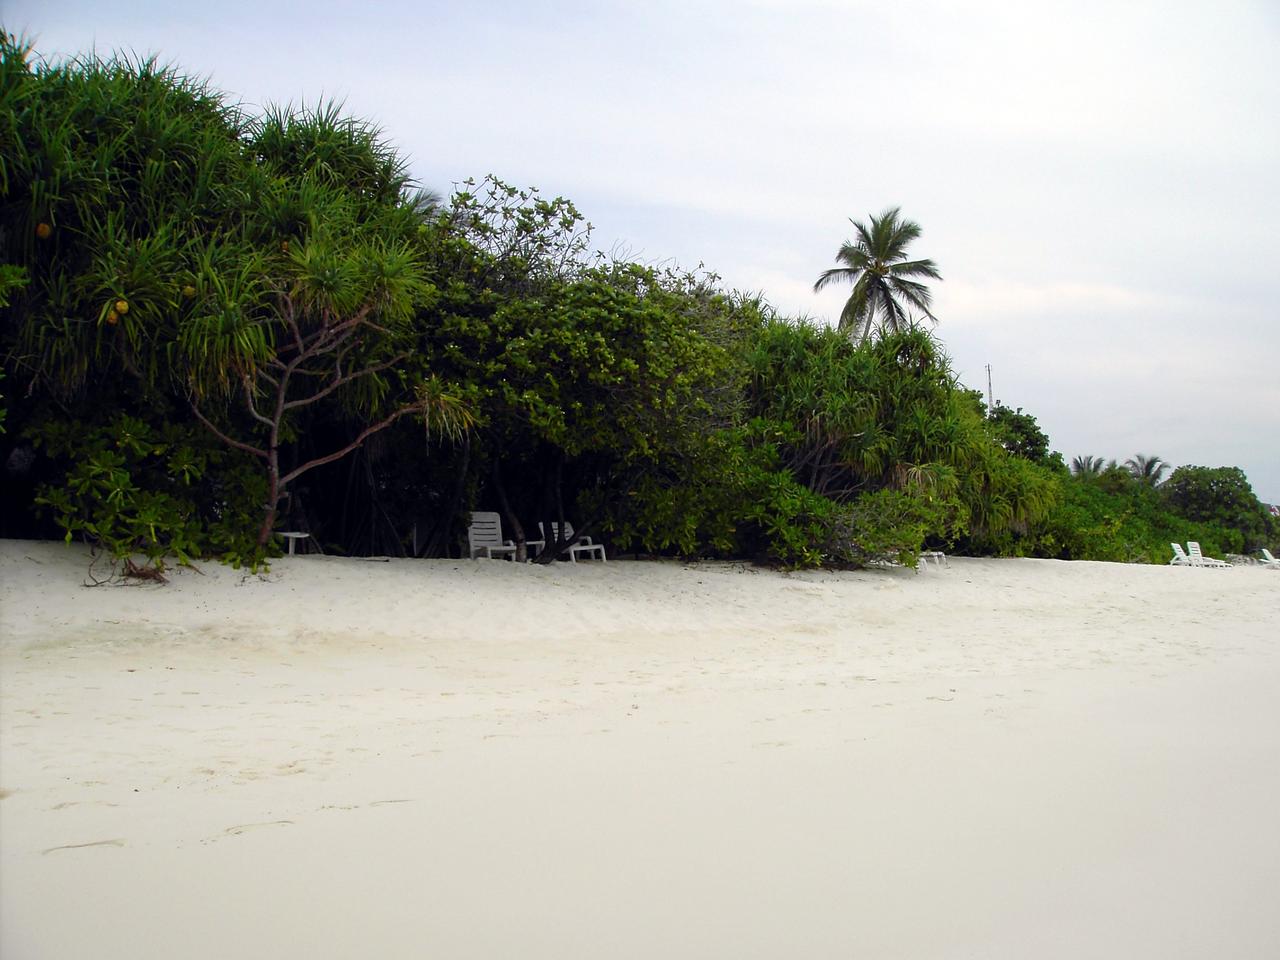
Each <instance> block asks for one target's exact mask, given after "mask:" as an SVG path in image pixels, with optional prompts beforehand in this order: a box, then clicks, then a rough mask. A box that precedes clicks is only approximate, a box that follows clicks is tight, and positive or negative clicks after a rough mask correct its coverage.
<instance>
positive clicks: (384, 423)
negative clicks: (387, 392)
mask: <svg viewBox="0 0 1280 960" xmlns="http://www.w3.org/2000/svg"><path fill="white" fill-rule="evenodd" d="M421 409H422V404H420V403H415V404H414V405H413V406H409V407H401V408H400V409H399V410H397V411H396V412H395V413H393V414H391V415H390V416H389V417H387V418H386V419H385V420H381V421H379V422H378V423H375V424H374V425H373V426H371V427H366V428H365V429H364V430H362V431H361V432H360V435H359V436H358V437H356V438H355V439H354V440H352V441H351V442H350V443H349V444H347V445H346V446H345V447H343V448H342V449H341V450H339V451H337V452H336V453H331V454H329V455H328V456H324V457H317V458H316V459H314V460H309V461H307V462H306V463H304V464H303V465H302V466H300V467H297V468H295V469H294V470H292V471H290V472H289V473H287V474H285V475H284V476H283V477H281V478H280V487H281V489H283V488H284V486H285V485H286V484H288V483H291V482H292V481H293V480H295V479H296V478H297V477H298V476H300V475H301V474H304V473H306V472H307V471H308V470H310V469H311V468H312V467H321V466H324V465H325V464H326V463H332V462H333V461H334V460H341V459H342V458H343V457H345V456H346V455H347V454H348V453H350V452H351V451H352V450H354V449H356V448H357V447H358V446H360V444H362V443H364V442H365V440H367V439H368V438H369V437H371V436H373V435H374V434H375V433H377V432H378V431H380V430H385V429H386V428H387V427H389V426H391V424H393V423H395V422H396V421H397V420H399V419H400V418H401V417H403V416H404V415H405V414H406V413H416V412H418V411H419V410H421Z"/></svg>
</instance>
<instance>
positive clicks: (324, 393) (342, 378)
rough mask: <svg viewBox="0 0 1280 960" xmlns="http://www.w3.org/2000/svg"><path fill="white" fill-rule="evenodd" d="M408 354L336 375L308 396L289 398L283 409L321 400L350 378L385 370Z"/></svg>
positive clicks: (355, 378) (356, 378) (290, 408)
mask: <svg viewBox="0 0 1280 960" xmlns="http://www.w3.org/2000/svg"><path fill="white" fill-rule="evenodd" d="M408 356H409V354H408V353H402V354H400V355H398V356H395V357H392V358H391V359H390V360H388V361H386V362H385V363H379V364H376V365H374V366H372V367H365V368H364V369H363V370H357V371H355V372H354V373H348V374H346V375H345V376H340V377H337V378H335V379H334V381H333V382H332V383H330V384H329V385H328V386H327V387H325V388H324V389H323V390H319V391H317V392H316V393H313V394H312V395H311V396H309V397H303V398H302V399H300V400H290V401H289V402H288V403H286V404H285V405H284V407H283V409H285V410H293V409H294V408H296V407H305V406H307V405H308V404H311V403H315V402H316V401H317V400H323V399H324V398H325V397H327V396H328V395H329V394H331V393H333V391H335V390H337V389H338V388H339V387H340V386H342V385H343V384H344V383H350V382H351V381H352V380H359V379H360V378H361V377H367V376H370V375H372V374H375V373H381V372H382V371H383V370H386V369H387V368H388V367H394V366H395V365H396V364H397V363H399V362H400V361H401V360H403V359H405V358H406V357H408Z"/></svg>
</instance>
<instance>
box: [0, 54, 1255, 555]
mask: <svg viewBox="0 0 1280 960" xmlns="http://www.w3.org/2000/svg"><path fill="white" fill-rule="evenodd" d="M0 123H2V124H4V126H5V129H4V131H3V140H2V144H0V192H2V194H3V196H2V199H0V249H2V250H3V265H0V310H2V311H3V328H2V336H3V342H2V346H3V351H4V380H3V381H0V389H2V390H3V393H4V395H5V396H4V400H3V410H2V412H3V416H4V419H3V420H0V429H3V430H4V431H5V433H4V434H3V440H4V456H5V469H4V476H3V478H2V479H3V484H4V497H5V503H6V510H5V512H4V517H3V521H2V522H3V530H2V531H0V532H3V534H4V535H6V536H58V535H65V536H67V537H82V538H85V539H87V540H89V541H90V542H93V543H94V544H96V545H98V546H100V547H101V548H103V549H105V550H106V551H108V552H109V553H110V554H111V555H112V556H113V557H116V558H119V559H120V560H121V561H122V562H126V563H129V564H133V563H134V562H135V561H134V560H132V559H130V558H135V557H144V558H146V563H148V564H150V565H152V566H158V565H160V564H162V563H163V561H164V558H165V557H177V558H178V559H179V560H182V561H187V560H190V559H193V558H196V557H209V556H216V557H220V558H222V559H225V560H227V561H228V562H231V563H236V564H242V563H243V564H250V565H257V564H259V563H261V562H262V561H263V560H264V559H266V558H268V557H270V556H272V555H275V554H276V553H278V550H279V543H278V537H277V536H276V534H277V531H279V530H280V529H305V530H308V531H310V532H311V533H312V535H313V536H314V537H315V538H316V539H317V541H319V542H321V543H323V544H324V546H325V548H326V549H327V550H330V551H334V552H342V553H349V554H363V555H369V554H379V555H411V556H445V555H456V554H457V552H458V551H459V549H460V544H461V542H462V538H463V536H464V531H465V523H466V517H467V515H468V513H469V512H470V511H471V510H474V509H480V508H485V509H495V510H498V511H500V512H501V513H502V515H503V517H504V523H505V526H506V528H507V534H508V535H510V536H513V537H514V538H515V539H516V540H517V541H518V542H519V543H520V545H521V547H522V549H523V545H524V543H525V542H526V541H528V540H533V539H537V531H536V528H535V527H534V524H536V523H537V522H539V521H544V522H545V521H557V523H556V525H555V526H547V529H548V530H554V529H559V528H560V523H559V522H562V521H564V520H566V519H568V520H571V521H572V522H573V523H574V525H575V527H576V528H577V529H578V530H579V531H582V532H591V533H595V534H598V535H600V536H604V537H607V538H608V539H609V540H610V542H611V543H612V544H613V545H614V548H615V549H618V550H623V551H631V552H636V553H642V554H667V555H683V556H716V557H745V558H751V559H756V560H761V561H765V562H773V563H780V564H785V565H791V566H803V565H819V564H834V565H858V564H863V563H867V562H870V561H872V560H883V559H892V560H896V561H900V562H904V563H908V564H911V563H914V562H915V559H916V557H917V555H918V553H919V551H920V550H921V549H923V548H925V547H929V546H940V545H957V546H958V547H959V548H961V549H968V550H972V551H978V552H988V553H1002V554H1004V553H1013V554H1029V555H1045V556H1065V557H1073V556H1080V557H1094V556H1096V555H1097V554H1098V552H1099V543H1101V542H1102V541H1100V540H1099V539H1098V538H1097V536H1096V535H1095V534H1096V529H1095V528H1097V527H1098V526H1099V525H1100V524H1101V525H1105V524H1106V523H1112V522H1119V526H1118V527H1116V529H1117V530H1120V529H1127V528H1125V522H1127V521H1124V520H1120V521H1115V516H1113V514H1114V511H1115V510H1119V509H1121V507H1120V506H1117V505H1116V504H1112V502H1111V501H1110V500H1108V501H1106V504H1107V506H1106V509H1105V510H1103V512H1102V513H1099V510H1102V507H1100V506H1099V504H1101V503H1102V501H1100V500H1099V501H1096V502H1095V500H1089V499H1088V497H1093V496H1095V495H1094V494H1092V493H1090V494H1088V495H1087V496H1086V495H1084V494H1081V493H1079V492H1078V491H1077V489H1076V488H1077V487H1079V488H1080V490H1084V489H1085V487H1084V486H1083V484H1084V482H1085V481H1084V480H1083V479H1082V478H1080V477H1073V476H1072V475H1071V474H1070V473H1069V472H1068V471H1067V470H1066V468H1065V467H1064V466H1063V465H1062V464H1061V458H1060V457H1059V458H1057V460H1056V461H1054V460H1053V458H1052V457H1051V456H1049V455H1048V453H1047V441H1046V450H1045V452H1043V453H1039V452H1037V451H1036V450H1033V449H1029V448H1026V447H1025V446H1024V445H1025V443H1026V442H1027V437H1026V436H1025V434H1026V433H1027V430H1026V429H1025V428H1026V424H1019V422H1018V421H1017V418H1018V417H1026V415H1022V414H1021V411H1017V412H1016V413H1013V412H1011V411H1005V410H1004V409H1003V408H997V409H996V410H992V411H987V410H985V408H984V407H983V405H982V403H981V399H980V396H979V395H977V394H975V393H974V392H972V391H968V390H966V389H964V387H963V386H962V385H961V384H959V383H958V382H957V380H956V378H955V376H954V374H953V373H952V371H951V368H950V365H949V362H948V359H947V357H946V354H945V351H944V349H943V347H942V345H941V344H940V342H939V341H938V340H937V339H936V337H935V336H934V335H933V334H932V333H931V331H930V330H928V329H926V328H924V327H922V326H921V325H920V324H919V322H917V321H919V320H928V319H932V316H931V314H929V312H928V311H929V306H930V299H929V292H928V290H927V288H925V287H924V286H923V285H922V284H920V283H919V282H918V280H917V279H916V278H918V277H930V278H936V277H937V276H938V272H937V268H936V266H935V265H934V264H933V263H932V261H929V260H910V259H908V256H907V251H906V247H907V245H908V244H909V243H910V242H911V241H912V240H914V239H916V238H917V237H918V235H919V232H920V231H919V227H918V226H917V225H915V224H913V223H911V222H910V221H905V220H903V219H902V218H901V217H900V215H899V213H898V211H897V210H890V211H886V213H885V214H882V215H881V216H880V217H873V218H871V220H870V224H869V225H868V226H865V227H864V226H862V225H861V224H858V223H854V228H855V239H854V240H852V241H850V242H849V243H846V244H845V245H844V246H843V247H841V249H840V251H839V253H838V255H837V259H838V260H839V262H840V263H841V264H842V266H841V267H839V268H836V270H833V271H827V272H826V273H824V274H823V275H822V277H821V278H820V279H819V281H818V282H819V285H824V284H825V283H828V282H834V281H849V282H851V283H852V284H853V293H852V295H851V298H850V303H849V306H848V307H847V308H846V310H845V316H844V317H843V318H842V326H841V328H840V329H830V328H826V327H823V326H820V325H816V324H812V323H809V322H806V321H803V320H796V319H791V318H786V317H782V316H779V315H778V314H777V313H776V312H775V311H774V310H773V309H772V308H770V306H769V305H768V304H767V303H766V302H764V301H763V300H762V299H761V298H759V297H753V296H746V295H742V294H738V293H734V292H731V291H727V290H724V289H723V288H722V287H721V286H720V284H719V281H718V278H716V277H715V276H714V275H711V274H707V273H704V272H699V271H695V272H682V271H679V270H674V269H658V268H655V267H653V266H650V265H646V264H640V263H633V262H626V261H623V260H615V259H610V258H607V257H603V256H601V255H599V254H593V253H592V252H591V249H590V227H589V225H588V224H587V223H586V221H585V220H584V218H583V217H582V215H581V214H580V213H579V211H578V210H577V209H576V208H575V206H574V205H573V204H572V202H570V201H568V200H565V199H563V198H555V199H546V198H544V197H542V196H541V195H540V194H539V193H538V192H537V191H535V190H521V189H518V188H515V187H512V186H510V185H507V184H505V183H502V182H501V181H499V180H497V179H495V178H493V177H487V178H484V179H482V180H479V181H467V182H465V183H463V184H461V185H459V187H458V188H457V189H455V191H454V192H453V194H452V195H451V196H449V197H448V198H441V197H439V196H436V195H433V194H431V193H428V192H423V191H421V190H416V189H414V185H413V184H412V182H411V181H410V178H409V176H408V173H407V168H406V164H405V161H404V158H403V157H401V156H399V155H398V154H397V153H396V152H395V151H394V150H393V149H392V148H391V147H389V146H388V145H387V143H386V141H385V139H384V138H383V137H382V135H381V134H380V132H379V131H378V130H377V129H375V128H374V127H372V126H371V125H369V124H367V123H365V122H363V121H360V120H358V119H356V118H352V117H349V116H347V115H345V114H344V113H343V112H342V111H341V110H340V109H339V108H337V107H336V106H334V105H332V104H327V105H320V106H318V107H315V108H311V109H304V108H287V109H286V108H276V109H270V110H267V111H266V112H264V113H262V114H260V115H255V114H250V113H248V112H247V111H245V110H243V109H242V108H240V107H238V106H235V105H233V104H231V103H229V102H228V101H227V100H226V98H225V97H224V96H223V95H221V94H220V93H219V92H217V91H216V90H214V89H213V88H211V87H210V86H209V85H208V84H207V83H206V82H204V81H201V80H198V79H194V78H191V77H188V76H184V75H183V74H182V73H181V72H179V71H178V70H177V69H175V68H172V67H164V66H161V65H159V64H158V63H157V62H156V61H154V60H133V59H129V58H120V57H117V58H110V59H99V58H96V57H85V58H80V59H75V60H70V61H66V62H61V63H46V62H43V61H40V60H39V59H38V58H36V57H34V55H33V54H32V52H31V50H30V49H29V48H28V47H27V45H26V44H24V43H23V42H21V41H19V40H17V39H15V38H12V37H6V38H4V40H3V41H2V45H0ZM904 305H905V308H910V307H915V308H916V309H917V310H918V311H919V312H920V316H919V317H913V316H911V315H910V314H909V313H908V312H907V310H906V309H904ZM851 334H852V336H851ZM1011 414H1012V419H1011V417H1010V415H1011ZM1032 424H1033V425H1034V421H1032ZM1104 473H1105V472H1104ZM1173 479H1176V474H1175V478H1173ZM1169 482H1172V479H1171V480H1170V481H1168V482H1167V483H1166V484H1165V486H1167V485H1168V483H1169ZM1113 486H1114V484H1113ZM1245 487H1246V488H1247V484H1245ZM1089 489H1090V490H1092V489H1093V488H1092V487H1090V488H1089ZM1098 490H1099V491H1100V492H1099V493H1098V494H1097V496H1105V497H1117V496H1129V495H1130V492H1126V491H1120V490H1118V488H1117V489H1116V490H1112V489H1111V488H1110V487H1106V486H1105V485H1102V486H1098ZM1133 496H1134V497H1136V496H1137V494H1133ZM1249 496H1252V494H1251V493H1249ZM1082 497H1084V500H1082V499H1081V498H1082ZM1095 499H1096V498H1095ZM1085 501H1087V503H1085ZM1187 502H1188V503H1189V502H1190V501H1187ZM1137 503H1138V500H1136V499H1134V500H1133V503H1132V504H1130V503H1129V502H1128V501H1125V502H1124V504H1123V510H1124V511H1129V513H1128V514H1125V515H1126V516H1128V515H1129V514H1134V511H1138V513H1141V509H1145V508H1141V509H1140V508H1139V507H1138V506H1134V504H1137ZM1253 503H1255V504H1256V498H1255V499H1254V501H1253ZM1082 504H1084V505H1083V506H1082ZM1180 504H1181V505H1180ZM1157 506H1158V507H1159V509H1160V510H1164V511H1165V513H1166V514H1168V516H1171V517H1172V516H1176V517H1178V518H1179V522H1185V523H1186V524H1189V525H1190V526H1187V527H1186V530H1190V531H1192V532H1193V533H1195V534H1196V535H1198V537H1199V539H1201V541H1202V542H1204V543H1205V544H1206V546H1209V547H1211V548H1212V547H1215V546H1216V547H1217V548H1218V549H1220V550H1221V549H1227V548H1230V547H1238V548H1240V549H1243V548H1245V547H1247V546H1251V545H1254V544H1256V543H1258V542H1261V540H1259V539H1258V538H1262V539H1266V538H1268V537H1270V538H1272V542H1274V537H1275V529H1274V525H1271V526H1267V525H1266V524H1265V523H1264V524H1263V526H1261V527H1257V526H1256V525H1255V526H1249V525H1248V524H1246V523H1243V522H1241V523H1239V524H1237V525H1236V526H1231V525H1230V524H1232V523H1236V521H1237V520H1238V518H1236V517H1234V516H1233V517H1230V518H1224V517H1222V516H1218V515H1216V514H1215V515H1213V516H1209V515H1208V514H1206V513H1205V512H1204V511H1203V510H1201V511H1200V513H1199V514H1197V513H1196V510H1197V509H1199V508H1194V509H1193V508H1191V507H1188V506H1186V505H1185V504H1182V502H1181V501H1177V500H1176V499H1172V498H1166V499H1163V500H1160V501H1159V503H1158V504H1157ZM1152 509H1156V507H1152ZM1259 509H1260V508H1259ZM1178 510H1182V513H1177V512H1176V511H1178ZM1082 511H1083V512H1082ZM1107 511H1111V512H1107ZM1170 511H1173V512H1170ZM1122 512H1123V511H1122ZM1134 515H1136V514H1134ZM1164 515H1165V514H1161V516H1164ZM1143 516H1145V514H1143ZM1104 518H1110V519H1104ZM1161 522H1164V521H1161ZM1149 526H1150V525H1149ZM1157 527H1159V529H1160V530H1161V532H1162V535H1163V531H1164V530H1165V527H1160V526H1159V524H1156V525H1155V526H1150V530H1147V533H1150V532H1151V530H1155V529H1156V528H1157ZM1237 534H1238V536H1237ZM1117 536H1119V534H1117ZM1124 536H1125V537H1127V536H1128V534H1125V535H1124ZM1144 536H1146V534H1144ZM1122 539H1124V537H1122ZM1130 539H1132V538H1130ZM1149 539H1150V538H1149V537H1147V539H1146V540H1143V539H1142V538H1139V540H1140V541H1141V542H1138V541H1134V542H1133V543H1129V541H1128V540H1125V542H1126V543H1129V546H1128V547H1126V548H1125V549H1124V550H1122V551H1120V552H1125V553H1126V554H1127V555H1125V556H1122V557H1121V556H1115V557H1113V556H1110V555H1108V556H1107V557H1106V559H1156V558H1155V557H1153V556H1147V555H1144V553H1143V551H1144V550H1145V549H1146V546H1145V545H1146V543H1147V540H1149ZM1110 542H1111V541H1110V540H1107V541H1106V543H1108V544H1110ZM557 546H558V545H556V544H554V543H553V544H551V545H550V549H548V550H547V551H545V552H544V554H543V555H542V557H541V559H542V560H543V561H547V560H549V559H550V558H551V557H554V556H555V555H556V553H557V552H558V551H557V550H556V547H557ZM1109 549H1110V548H1109V547H1108V550H1109ZM1111 552H1115V551H1111Z"/></svg>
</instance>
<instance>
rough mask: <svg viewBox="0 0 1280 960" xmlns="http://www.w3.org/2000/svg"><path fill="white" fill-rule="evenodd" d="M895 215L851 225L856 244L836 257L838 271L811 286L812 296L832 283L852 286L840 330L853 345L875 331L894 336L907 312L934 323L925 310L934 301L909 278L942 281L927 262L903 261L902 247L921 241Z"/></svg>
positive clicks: (914, 226)
mask: <svg viewBox="0 0 1280 960" xmlns="http://www.w3.org/2000/svg"><path fill="white" fill-rule="evenodd" d="M899 212H900V208H899V207H893V208H892V209H889V210H886V211H885V212H884V213H882V214H880V216H878V217H871V218H870V221H871V222H870V226H867V225H865V224H861V223H859V222H858V221H856V220H850V221H849V222H850V223H852V224H853V229H854V234H855V239H854V240H851V241H846V242H845V243H844V244H842V245H841V247H840V250H839V251H838V252H837V253H836V260H838V261H839V262H840V263H841V264H843V266H839V267H833V268H831V269H830V270H824V271H823V273H822V276H820V277H818V282H817V283H815V284H814V285H813V290H814V292H815V293H817V292H818V291H820V290H822V289H823V288H825V287H826V286H827V284H829V283H834V282H836V281H840V282H845V281H847V282H849V283H852V284H853V292H852V293H851V294H850V295H849V300H848V302H846V303H845V305H844V310H842V311H841V313H840V329H841V330H847V331H848V332H849V335H850V337H852V338H853V339H854V340H865V339H867V338H868V337H870V336H871V334H872V332H873V331H876V330H879V332H880V333H882V334H883V333H889V332H894V333H896V332H899V331H901V330H903V329H905V328H906V327H908V326H910V325H911V322H912V318H911V317H910V315H909V314H908V313H907V307H914V308H915V309H916V310H919V311H920V312H921V313H922V314H923V315H924V316H926V317H928V318H929V319H930V320H933V321H934V322H937V319H938V318H937V317H935V316H934V315H933V314H932V313H931V312H930V311H929V307H930V305H931V304H932V302H933V297H932V295H931V294H930V292H929V288H928V287H926V286H925V285H924V284H923V283H920V282H918V281H917V280H914V279H912V278H914V277H930V278H932V279H934V280H941V279H942V275H941V274H940V273H938V267H937V264H935V263H934V262H933V261H932V260H908V259H907V245H908V244H910V243H911V241H912V240H915V239H916V238H917V237H919V236H920V225H919V224H918V223H915V222H914V221H912V220H903V219H901V218H900V216H899Z"/></svg>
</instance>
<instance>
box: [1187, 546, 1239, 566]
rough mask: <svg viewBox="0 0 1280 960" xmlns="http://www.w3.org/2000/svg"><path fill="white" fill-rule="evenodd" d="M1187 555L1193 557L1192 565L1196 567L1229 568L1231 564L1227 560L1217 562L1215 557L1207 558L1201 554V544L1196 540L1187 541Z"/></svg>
mask: <svg viewBox="0 0 1280 960" xmlns="http://www.w3.org/2000/svg"><path fill="white" fill-rule="evenodd" d="M1187 553H1189V554H1190V555H1191V565H1192V566H1195V567H1229V566H1231V564H1229V563H1227V562H1226V561H1225V560H1215V559H1214V558H1213V557H1206V556H1205V555H1204V554H1203V553H1201V552H1200V544H1198V543H1196V542H1195V541H1194V540H1188V541H1187Z"/></svg>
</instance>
